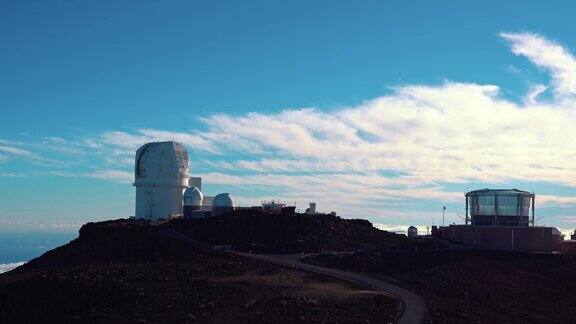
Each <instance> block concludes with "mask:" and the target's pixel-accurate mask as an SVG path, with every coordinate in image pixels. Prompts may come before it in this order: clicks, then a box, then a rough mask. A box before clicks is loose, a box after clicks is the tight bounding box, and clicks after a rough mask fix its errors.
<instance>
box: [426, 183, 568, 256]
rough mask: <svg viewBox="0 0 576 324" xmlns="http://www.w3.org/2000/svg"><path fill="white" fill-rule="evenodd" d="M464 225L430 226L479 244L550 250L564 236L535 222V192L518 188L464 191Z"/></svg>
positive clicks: (438, 233)
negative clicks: (536, 224)
mask: <svg viewBox="0 0 576 324" xmlns="http://www.w3.org/2000/svg"><path fill="white" fill-rule="evenodd" d="M464 196H465V198H466V217H465V224H464V225H449V226H440V227H437V226H432V236H435V237H439V238H442V239H445V240H448V241H452V242H458V243H462V244H466V245H471V246H474V247H478V248H485V249H495V250H509V251H533V252H550V251H553V250H554V249H555V246H556V245H558V242H560V241H561V240H563V236H562V235H561V233H560V232H559V231H558V229H556V228H554V227H543V226H535V224H534V202H535V195H534V193H531V192H528V191H522V190H518V189H479V190H474V191H470V192H467V193H466V194H465V195H464Z"/></svg>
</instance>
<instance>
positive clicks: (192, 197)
mask: <svg viewBox="0 0 576 324" xmlns="http://www.w3.org/2000/svg"><path fill="white" fill-rule="evenodd" d="M182 198H183V200H184V206H194V207H200V206H202V200H203V199H204V196H203V195H202V191H200V189H198V188H197V187H194V188H188V189H186V191H184V196H183V197H182Z"/></svg>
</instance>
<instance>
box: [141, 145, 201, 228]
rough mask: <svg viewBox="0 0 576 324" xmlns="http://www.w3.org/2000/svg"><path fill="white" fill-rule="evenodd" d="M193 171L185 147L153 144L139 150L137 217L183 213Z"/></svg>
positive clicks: (165, 216)
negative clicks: (189, 166)
mask: <svg viewBox="0 0 576 324" xmlns="http://www.w3.org/2000/svg"><path fill="white" fill-rule="evenodd" d="M189 178H190V170H189V168H188V151H186V148H185V147H184V145H182V144H180V143H177V142H173V141H169V142H153V143H147V144H144V145H142V146H141V147H140V148H139V149H138V150H137V151H136V158H135V165H134V186H136V218H145V219H161V218H170V217H173V216H176V215H181V214H182V193H183V192H184V189H186V188H187V187H188V179H189Z"/></svg>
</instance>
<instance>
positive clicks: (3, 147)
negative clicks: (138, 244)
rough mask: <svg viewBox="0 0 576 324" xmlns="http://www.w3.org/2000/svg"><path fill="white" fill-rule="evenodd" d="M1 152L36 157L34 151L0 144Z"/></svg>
mask: <svg viewBox="0 0 576 324" xmlns="http://www.w3.org/2000/svg"><path fill="white" fill-rule="evenodd" d="M0 152H3V153H6V154H10V155H16V156H21V157H34V156H35V155H34V153H32V152H30V151H27V150H24V149H21V148H17V147H14V146H8V145H0Z"/></svg>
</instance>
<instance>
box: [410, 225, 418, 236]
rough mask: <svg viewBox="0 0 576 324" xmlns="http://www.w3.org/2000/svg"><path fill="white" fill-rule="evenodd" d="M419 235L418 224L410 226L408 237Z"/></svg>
mask: <svg viewBox="0 0 576 324" xmlns="http://www.w3.org/2000/svg"><path fill="white" fill-rule="evenodd" d="M416 236H418V228H416V226H410V227H408V237H416Z"/></svg>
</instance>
